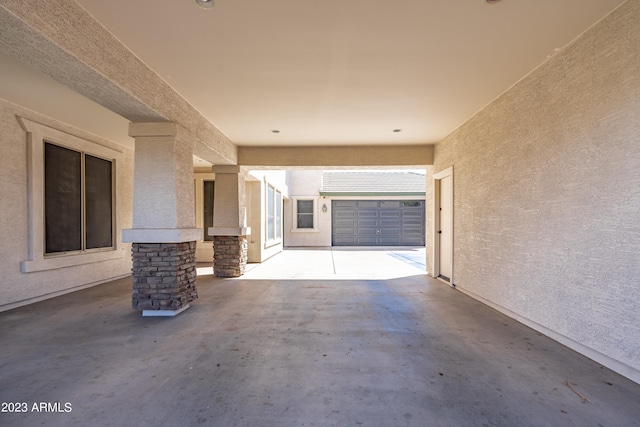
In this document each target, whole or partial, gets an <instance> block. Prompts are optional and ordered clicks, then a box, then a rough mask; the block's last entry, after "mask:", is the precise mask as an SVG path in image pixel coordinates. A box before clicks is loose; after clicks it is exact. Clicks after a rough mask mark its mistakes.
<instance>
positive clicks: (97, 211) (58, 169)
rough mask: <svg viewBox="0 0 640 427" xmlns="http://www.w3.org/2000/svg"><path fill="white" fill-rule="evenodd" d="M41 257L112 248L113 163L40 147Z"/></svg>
mask: <svg viewBox="0 0 640 427" xmlns="http://www.w3.org/2000/svg"><path fill="white" fill-rule="evenodd" d="M44 181H45V182H44V199H45V200H44V208H45V209H44V218H45V233H44V239H45V245H44V246H45V253H47V254H55V253H63V252H78V251H84V250H87V249H99V248H112V247H113V162H112V161H109V160H105V159H101V158H98V157H95V156H91V155H89V154H86V153H83V152H80V151H76V150H71V149H69V148H65V147H61V146H58V145H55V144H52V143H50V142H45V143H44Z"/></svg>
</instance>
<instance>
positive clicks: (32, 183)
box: [18, 117, 125, 273]
mask: <svg viewBox="0 0 640 427" xmlns="http://www.w3.org/2000/svg"><path fill="white" fill-rule="evenodd" d="M18 120H19V121H20V123H21V124H22V127H23V128H24V130H25V131H26V132H27V159H28V160H27V180H28V185H27V199H28V203H29V208H28V224H29V239H28V240H29V251H28V259H27V260H24V261H22V262H21V263H20V271H22V272H23V273H31V272H35V271H46V270H55V269H59V268H64V267H73V266H77V265H84V264H90V263H94V262H102V261H109V260H114V259H122V258H123V257H124V256H125V254H124V249H122V248H119V247H118V236H117V231H118V230H119V228H118V225H117V205H116V203H115V202H116V200H114V205H113V206H114V210H113V211H114V218H113V222H114V239H113V248H108V249H100V250H97V251H91V252H83V253H76V252H74V253H70V254H57V255H56V254H53V255H46V256H45V246H44V143H45V141H46V142H50V143H53V144H57V145H60V146H63V147H68V148H70V149H73V150H77V151H81V152H84V153H87V154H90V155H94V156H98V157H101V158H103V159H110V160H111V161H112V162H113V176H114V178H115V179H114V182H115V181H117V176H118V175H117V165H118V163H120V161H121V160H122V151H121V150H117V149H114V148H110V147H107V146H105V145H101V144H99V143H96V142H91V141H88V140H85V139H82V138H79V137H76V136H74V135H70V134H68V133H65V132H62V131H59V130H57V129H54V128H52V127H49V126H46V125H43V124H40V123H36V122H33V121H31V120H29V119H25V118H24V117H18ZM115 191H117V189H116V187H115V186H114V194H115ZM114 199H117V197H115V198H114Z"/></svg>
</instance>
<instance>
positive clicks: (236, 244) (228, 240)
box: [213, 236, 248, 277]
mask: <svg viewBox="0 0 640 427" xmlns="http://www.w3.org/2000/svg"><path fill="white" fill-rule="evenodd" d="M247 249H248V242H247V236H213V273H214V274H215V275H216V276H218V277H239V276H242V275H243V274H244V273H245V271H246V268H247Z"/></svg>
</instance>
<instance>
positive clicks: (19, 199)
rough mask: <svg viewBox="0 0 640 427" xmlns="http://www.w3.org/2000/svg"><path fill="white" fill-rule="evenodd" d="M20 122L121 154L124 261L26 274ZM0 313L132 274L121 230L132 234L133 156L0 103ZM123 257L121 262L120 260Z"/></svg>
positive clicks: (23, 140) (24, 157)
mask: <svg viewBox="0 0 640 427" xmlns="http://www.w3.org/2000/svg"><path fill="white" fill-rule="evenodd" d="M17 116H19V117H23V118H25V119H28V120H31V121H33V122H37V123H40V124H44V125H46V126H48V127H51V128H54V129H56V130H58V131H62V132H64V133H67V134H71V135H74V136H76V137H79V138H82V139H84V140H87V141H90V142H93V143H97V144H99V145H102V146H106V147H111V148H116V149H117V150H119V151H120V152H121V154H120V155H119V160H118V162H117V163H116V171H117V172H116V209H117V212H116V225H117V230H116V247H117V249H118V251H119V252H118V254H119V257H118V258H116V259H111V260H107V261H101V262H92V263H89V264H82V265H77V266H71V267H64V268H56V269H52V270H44V271H34V272H29V273H23V272H21V262H23V261H26V260H28V259H29V232H30V231H29V220H28V214H29V210H28V200H29V193H28V191H29V190H28V171H27V165H28V153H27V133H26V132H25V130H24V129H23V128H22V126H21V125H20V122H19V121H18V119H17ZM0 148H1V149H2V156H0V182H1V185H0V203H2V215H0V234H1V235H2V237H3V238H2V242H1V243H0V271H1V272H2V275H1V277H0V311H2V310H7V309H10V308H13V307H16V306H19V305H24V304H27V303H30V302H34V301H37V300H39V299H44V298H49V297H52V296H55V295H57V294H61V293H65V292H70V291H72V290H75V289H78V288H82V287H86V286H91V285H95V284H99V283H103V282H105V281H108V280H111V279H113V278H117V277H123V276H126V275H128V274H130V273H131V248H130V245H128V244H123V243H122V241H121V234H122V233H121V230H122V229H123V228H131V211H132V200H133V196H132V194H133V151H132V150H130V149H126V148H124V147H121V146H118V145H116V144H114V143H112V142H110V141H107V140H104V139H101V138H98V137H96V136H94V135H90V134H88V133H85V132H83V131H81V130H79V129H76V128H73V127H71V126H68V125H65V124H63V123H60V122H57V121H55V120H53V119H50V118H48V117H45V116H43V115H40V114H38V113H35V112H33V111H31V110H28V109H25V108H22V107H20V106H18V105H15V104H12V103H10V102H8V101H6V100H3V99H0ZM120 255H121V256H120Z"/></svg>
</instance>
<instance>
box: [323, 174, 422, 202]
mask: <svg viewBox="0 0 640 427" xmlns="http://www.w3.org/2000/svg"><path fill="white" fill-rule="evenodd" d="M426 188H427V178H426V176H425V175H424V174H421V173H417V172H411V171H349V172H347V171H324V172H323V173H322V188H321V189H320V195H322V196H373V195H376V196H377V195H380V196H424V195H425V194H426Z"/></svg>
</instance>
